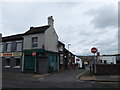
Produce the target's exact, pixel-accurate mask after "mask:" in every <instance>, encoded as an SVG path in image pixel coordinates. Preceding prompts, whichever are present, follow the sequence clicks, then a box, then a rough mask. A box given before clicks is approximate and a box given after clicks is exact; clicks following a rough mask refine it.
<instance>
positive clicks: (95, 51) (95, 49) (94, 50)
mask: <svg viewBox="0 0 120 90" xmlns="http://www.w3.org/2000/svg"><path fill="white" fill-rule="evenodd" d="M97 51H98V50H97V48H95V47H93V48H91V52H92V53H93V54H94V60H93V64H94V73H96V60H95V53H97Z"/></svg>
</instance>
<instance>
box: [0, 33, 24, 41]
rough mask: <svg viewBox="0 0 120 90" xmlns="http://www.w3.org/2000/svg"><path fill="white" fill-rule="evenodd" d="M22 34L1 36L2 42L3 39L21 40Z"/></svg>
mask: <svg viewBox="0 0 120 90" xmlns="http://www.w3.org/2000/svg"><path fill="white" fill-rule="evenodd" d="M22 36H23V34H16V35H12V36H7V37H2V42H5V41H14V40H23V37H22Z"/></svg>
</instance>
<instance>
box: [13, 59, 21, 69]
mask: <svg viewBox="0 0 120 90" xmlns="http://www.w3.org/2000/svg"><path fill="white" fill-rule="evenodd" d="M14 68H20V58H16V59H15V67H14Z"/></svg>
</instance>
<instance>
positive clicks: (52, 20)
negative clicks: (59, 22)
mask: <svg viewBox="0 0 120 90" xmlns="http://www.w3.org/2000/svg"><path fill="white" fill-rule="evenodd" d="M48 25H50V26H52V27H53V26H54V19H53V16H49V17H48Z"/></svg>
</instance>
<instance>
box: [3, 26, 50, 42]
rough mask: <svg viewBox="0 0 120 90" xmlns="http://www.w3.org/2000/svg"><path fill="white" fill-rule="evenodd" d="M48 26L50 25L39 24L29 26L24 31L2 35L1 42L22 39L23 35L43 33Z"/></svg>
mask: <svg viewBox="0 0 120 90" xmlns="http://www.w3.org/2000/svg"><path fill="white" fill-rule="evenodd" d="M49 27H50V25H46V26H41V27H30V30H28V31H27V32H25V33H22V34H16V35H11V36H6V37H2V42H5V41H14V40H23V36H24V35H29V34H36V33H44V32H45V31H46V30H47V29H48V28H49Z"/></svg>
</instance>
